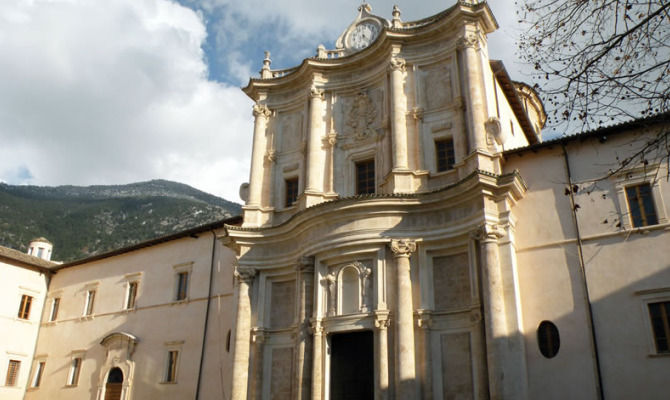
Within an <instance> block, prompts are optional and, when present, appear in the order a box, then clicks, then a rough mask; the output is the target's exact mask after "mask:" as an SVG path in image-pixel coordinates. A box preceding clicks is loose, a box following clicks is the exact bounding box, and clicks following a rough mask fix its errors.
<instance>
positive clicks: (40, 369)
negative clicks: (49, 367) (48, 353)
mask: <svg viewBox="0 0 670 400" xmlns="http://www.w3.org/2000/svg"><path fill="white" fill-rule="evenodd" d="M45 365H46V362H45V361H40V362H39V363H37V367H36V368H35V376H34V377H33V387H40V383H41V382H42V375H43V374H44V366H45Z"/></svg>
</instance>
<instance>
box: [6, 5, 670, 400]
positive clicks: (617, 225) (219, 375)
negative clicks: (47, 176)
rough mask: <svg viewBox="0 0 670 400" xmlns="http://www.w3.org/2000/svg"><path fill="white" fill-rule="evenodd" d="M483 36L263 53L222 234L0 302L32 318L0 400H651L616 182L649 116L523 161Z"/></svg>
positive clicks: (633, 227) (653, 266)
mask: <svg viewBox="0 0 670 400" xmlns="http://www.w3.org/2000/svg"><path fill="white" fill-rule="evenodd" d="M496 28H497V25H496V22H495V19H494V18H493V16H492V15H491V12H490V10H489V8H488V6H487V5H486V4H485V3H478V2H477V3H475V2H466V1H461V2H458V3H457V4H456V5H454V6H453V7H451V8H449V9H447V10H445V11H444V12H442V13H440V14H437V15H435V16H432V17H429V18H426V19H423V20H420V21H415V22H404V21H402V18H401V12H400V10H398V9H397V8H394V9H393V12H392V19H391V20H386V19H384V18H381V17H378V16H376V15H374V14H372V13H371V9H370V8H369V6H368V5H365V4H364V5H362V6H361V7H360V9H359V15H358V17H357V18H356V19H355V21H354V22H353V23H352V24H351V25H350V26H349V27H348V28H347V29H346V30H345V31H344V32H343V34H342V35H341V37H340V38H339V39H338V40H337V42H336V48H335V49H333V50H327V49H325V47H323V46H319V47H318V48H317V52H316V56H315V57H313V58H309V59H307V60H305V61H304V62H303V63H302V64H301V65H300V66H299V67H296V68H291V69H287V70H272V69H271V68H270V65H271V59H270V55H269V54H266V57H265V59H264V61H263V67H262V70H261V76H260V78H256V79H252V80H251V81H250V83H249V85H248V86H247V87H246V88H244V91H245V93H247V94H248V95H249V96H250V97H251V98H252V99H253V101H254V102H255V105H254V106H253V115H254V118H255V124H254V132H253V135H254V137H253V152H252V165H251V172H250V182H249V183H248V185H245V186H244V187H243V188H242V190H241V191H240V192H241V193H242V194H243V197H244V200H245V202H246V204H245V206H244V208H243V210H244V216H243V219H242V220H239V219H234V220H231V221H227V223H226V222H225V221H224V222H219V223H217V224H214V225H212V226H208V227H201V228H199V229H196V230H193V231H186V232H182V233H180V234H177V235H175V236H173V237H170V238H162V239H157V240H155V241H152V242H147V243H143V244H140V245H137V246H136V247H132V248H128V249H121V250H119V251H116V252H113V253H110V254H106V255H103V256H99V257H93V258H90V259H87V260H81V261H78V262H74V263H70V264H66V265H62V266H59V267H57V268H50V269H49V270H48V271H49V273H51V274H53V277H52V279H51V282H50V283H49V286H48V291H47V287H46V279H45V277H44V276H42V275H40V273H41V272H40V271H41V270H39V268H38V269H37V270H30V271H31V272H30V274H32V275H31V276H30V277H29V276H22V277H21V278H20V279H19V281H20V282H18V281H17V282H14V281H12V282H13V283H11V284H10V289H16V288H15V287H14V286H17V287H19V288H21V287H23V286H25V282H34V285H33V286H35V289H34V290H35V291H36V292H39V293H40V295H41V296H42V297H41V298H46V307H45V311H44V312H43V315H42V320H41V324H39V325H38V323H37V321H33V322H34V323H33V324H32V325H30V327H29V328H27V329H28V330H30V332H31V333H30V334H31V335H33V337H31V336H29V333H26V332H24V331H22V330H21V329H23V328H17V327H16V326H20V327H25V326H27V325H26V324H25V322H17V321H13V320H12V321H10V323H11V324H12V325H11V327H9V328H8V329H10V330H12V331H15V332H22V333H21V334H22V335H24V336H23V337H22V338H21V339H16V338H14V339H11V340H10V342H12V343H11V344H12V346H14V347H17V346H19V345H21V346H22V345H24V344H27V345H28V347H30V346H31V345H33V346H34V343H35V339H34V336H35V335H37V328H38V327H39V338H38V339H37V342H36V343H37V344H36V346H34V347H33V348H35V349H36V350H35V354H36V355H34V354H33V353H32V352H31V351H32V350H21V351H23V353H25V354H24V356H23V357H24V358H23V359H25V360H26V363H27V364H26V365H28V364H29V360H31V359H32V366H31V367H29V368H25V369H22V370H21V371H22V374H23V375H21V378H20V382H22V383H20V385H23V386H20V385H19V387H18V388H5V387H3V388H0V390H3V392H2V396H3V398H5V397H7V398H10V397H8V396H9V395H5V393H11V395H12V396H13V397H16V398H20V397H21V396H23V391H24V390H25V398H26V399H59V398H63V399H65V398H90V399H96V400H102V399H105V398H106V395H107V393H111V391H112V390H118V393H120V395H119V397H116V398H119V399H124V400H127V399H133V398H135V399H144V398H175V399H181V398H195V397H197V398H206V399H210V398H211V399H215V398H216V399H220V398H224V399H228V398H232V399H235V400H249V399H253V400H259V399H277V400H284V399H286V400H289V399H290V400H293V399H301V400H302V399H313V400H317V399H318V400H322V399H323V400H337V399H339V398H342V397H343V396H346V395H347V392H351V393H368V394H369V393H372V395H371V396H372V397H374V398H375V399H388V400H390V399H403V400H406V399H436V400H439V399H514V400H516V399H536V398H550V399H565V398H571V399H572V398H574V399H602V398H608V399H619V398H620V399H628V398H636V397H643V398H645V399H664V398H667V390H666V389H665V382H666V381H667V371H668V369H669V368H670V357H668V355H669V354H670V348H668V344H667V342H664V341H663V338H664V336H663V335H665V337H666V338H667V337H668V336H670V323H668V320H670V289H669V288H670V264H668V261H667V256H666V255H665V249H666V248H667V244H668V230H670V221H669V220H668V208H667V206H666V203H665V199H668V198H670V184H668V182H667V180H665V179H659V177H665V176H667V174H668V170H667V165H666V164H664V163H663V162H661V161H662V159H657V158H653V157H651V155H649V156H648V157H643V158H632V159H630V161H628V162H625V163H622V160H627V159H628V158H629V157H631V156H632V155H635V154H643V155H646V154H647V153H645V150H644V148H645V146H646V145H647V144H648V143H650V142H653V139H654V138H657V137H658V135H659V134H660V133H662V132H667V130H668V129H670V124H669V123H668V120H669V118H668V115H667V114H666V115H661V116H658V117H655V118H649V119H646V120H638V121H633V122H630V123H626V124H622V125H618V126H613V127H610V128H603V129H600V130H598V131H593V132H584V133H582V134H580V135H577V136H574V137H567V138H562V139H555V140H551V141H547V142H543V141H542V134H541V129H542V126H543V124H544V121H545V114H544V111H543V107H542V103H541V102H540V101H539V99H538V97H537V95H536V94H535V92H534V91H533V90H532V88H530V87H528V86H527V85H525V84H522V83H519V82H513V81H512V80H511V79H510V78H509V76H508V75H507V72H506V71H505V69H504V66H503V65H502V63H500V62H499V61H495V60H489V59H488V48H487V41H486V35H487V34H488V33H490V32H492V31H493V30H495V29H496ZM594 160H597V162H594ZM296 183H297V196H294V195H295V193H294V191H293V189H294V188H295V185H296ZM289 188H291V190H288V189H289ZM0 250H2V249H0ZM0 255H1V251H0ZM26 257H28V256H26ZM40 262H46V261H44V260H41V261H40ZM49 265H51V264H49ZM3 268H4V266H3ZM11 268H12V270H14V269H15V268H19V267H17V266H16V265H13V264H12V265H11ZM184 273H186V274H187V275H186V276H187V279H186V280H182V274H184ZM3 276H4V275H3ZM21 282H24V283H21ZM133 282H136V283H138V285H139V286H137V287H136V289H138V290H137V292H135V295H134V297H133V298H134V300H133V302H132V307H130V306H129V304H130V298H131V297H132V296H131V295H130V293H132V285H131V283H133ZM180 282H181V283H180ZM183 285H186V289H185V290H183V297H182V295H180V293H182V289H181V288H183ZM28 286H30V285H28ZM91 291H94V295H95V299H96V300H95V305H94V306H93V305H91V306H90V307H89V306H88V304H89V301H90V299H91ZM5 293H9V291H5ZM12 293H13V294H12V295H13V296H14V298H13V300H12V301H14V302H16V301H18V300H16V296H15V292H12ZM56 298H60V299H62V303H61V304H62V307H61V308H62V309H61V311H59V317H58V318H56V320H55V321H52V320H51V319H52V318H51V317H50V316H51V314H52V313H51V312H50V311H49V310H50V309H52V308H53V304H54V299H56ZM43 302H44V301H43V300H40V299H38V300H37V303H39V304H40V307H41V304H42V303H43ZM14 308H15V307H13V306H10V307H9V313H10V314H11V313H15V311H16V310H15V309H14ZM5 319H7V318H5ZM9 319H11V318H9ZM370 338H372V339H370ZM356 340H360V341H359V342H355V341H356ZM13 341H16V343H13ZM352 343H353V345H352ZM361 343H365V346H363V345H361ZM10 347H11V346H10ZM11 351H14V352H16V350H9V347H8V350H6V352H7V354H9V353H10V352H11ZM1 355H2V354H0V356H1ZM23 359H22V360H23ZM76 359H79V360H80V364H78V368H79V370H78V375H77V376H78V379H76V382H73V373H72V371H73V369H74V366H75V365H77V364H76V363H75V360H76ZM342 360H344V361H342ZM0 361H2V360H0ZM40 362H45V363H46V364H45V365H46V367H45V369H44V370H43V371H42V372H43V381H42V383H41V384H40V385H39V387H34V388H28V389H27V390H26V389H25V388H26V386H27V385H26V384H25V383H23V382H27V381H28V379H29V377H28V375H30V376H31V377H33V378H31V379H34V376H35V374H36V371H37V368H38V366H39V365H40ZM341 362H345V364H344V366H345V368H343V364H341ZM347 363H348V364H347ZM0 366H1V365H0ZM350 370H351V371H353V373H351V371H350ZM119 374H121V375H122V382H114V381H115V380H116V378H115V379H112V377H118V376H119ZM110 381H112V382H110ZM108 384H111V385H112V386H108ZM114 384H120V386H121V387H120V388H119V387H118V386H113V385H114ZM334 385H335V386H334ZM361 385H364V386H366V387H365V389H366V390H363V391H360V390H358V389H360V386H361ZM198 388H200V389H198ZM343 388H344V389H343ZM369 397H370V396H368V395H366V398H369Z"/></svg>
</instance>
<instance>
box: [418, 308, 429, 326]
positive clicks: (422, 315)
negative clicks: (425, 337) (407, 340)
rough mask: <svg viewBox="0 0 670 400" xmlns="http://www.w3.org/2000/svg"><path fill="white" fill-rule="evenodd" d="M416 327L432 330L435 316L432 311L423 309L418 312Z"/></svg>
mask: <svg viewBox="0 0 670 400" xmlns="http://www.w3.org/2000/svg"><path fill="white" fill-rule="evenodd" d="M416 316H417V319H416V325H417V326H418V327H419V328H421V329H430V328H431V327H432V326H433V316H432V311H431V310H424V309H422V308H420V309H418V310H416Z"/></svg>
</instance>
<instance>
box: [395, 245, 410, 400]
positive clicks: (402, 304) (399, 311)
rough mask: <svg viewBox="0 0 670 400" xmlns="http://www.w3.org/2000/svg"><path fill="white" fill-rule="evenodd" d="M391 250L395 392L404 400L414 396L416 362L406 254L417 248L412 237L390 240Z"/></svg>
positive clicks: (408, 265)
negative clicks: (396, 351) (394, 284)
mask: <svg viewBox="0 0 670 400" xmlns="http://www.w3.org/2000/svg"><path fill="white" fill-rule="evenodd" d="M390 247H391V251H392V252H393V257H394V258H395V261H396V272H397V278H396V281H397V282H396V287H397V290H396V299H397V303H398V304H397V308H396V315H397V317H396V324H395V325H396V341H397V349H398V354H397V359H398V366H397V368H396V370H397V376H398V381H397V388H398V389H397V393H396V397H397V398H399V399H403V400H413V399H416V398H417V385H416V365H415V356H414V313H413V307H412V280H411V277H410V263H409V258H410V256H411V254H412V253H413V252H414V251H416V243H415V242H414V241H411V240H395V239H394V240H391V246H390Z"/></svg>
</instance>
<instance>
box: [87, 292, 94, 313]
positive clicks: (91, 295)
mask: <svg viewBox="0 0 670 400" xmlns="http://www.w3.org/2000/svg"><path fill="white" fill-rule="evenodd" d="M94 303H95V290H89V291H87V292H86V307H84V315H91V314H93V304H94Z"/></svg>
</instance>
